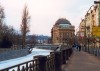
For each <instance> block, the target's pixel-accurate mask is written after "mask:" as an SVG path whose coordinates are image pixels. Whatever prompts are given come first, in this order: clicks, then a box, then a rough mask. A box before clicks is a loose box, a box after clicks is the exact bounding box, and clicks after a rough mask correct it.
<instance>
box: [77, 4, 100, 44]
mask: <svg viewBox="0 0 100 71" xmlns="http://www.w3.org/2000/svg"><path fill="white" fill-rule="evenodd" d="M99 13H100V5H99V4H94V5H92V6H91V7H90V8H89V10H88V11H87V12H86V14H85V17H84V19H82V20H81V22H80V25H79V31H78V34H79V35H78V37H80V36H83V39H84V42H85V44H86V42H87V43H88V44H90V45H91V44H95V45H97V46H100V45H99V43H98V42H96V40H98V38H96V36H94V35H93V28H94V27H99V26H100V15H99ZM81 34H82V35H81ZM80 39H81V38H80ZM94 39H95V41H94ZM90 41H91V43H90ZM81 43H82V42H81Z"/></svg>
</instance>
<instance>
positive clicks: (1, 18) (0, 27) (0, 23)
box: [0, 5, 5, 39]
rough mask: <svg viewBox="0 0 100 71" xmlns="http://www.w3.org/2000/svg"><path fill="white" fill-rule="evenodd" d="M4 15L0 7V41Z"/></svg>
mask: <svg viewBox="0 0 100 71" xmlns="http://www.w3.org/2000/svg"><path fill="white" fill-rule="evenodd" d="M4 19H5V13H4V8H3V7H2V6H1V5H0V39H1V38H2V25H3V24H4Z"/></svg>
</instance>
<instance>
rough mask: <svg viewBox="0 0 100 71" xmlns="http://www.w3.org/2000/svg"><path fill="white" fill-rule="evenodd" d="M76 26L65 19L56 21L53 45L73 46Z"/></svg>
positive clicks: (52, 31)
mask: <svg viewBox="0 0 100 71" xmlns="http://www.w3.org/2000/svg"><path fill="white" fill-rule="evenodd" d="M74 28H75V27H74V26H72V25H71V23H70V22H69V21H68V20H67V19H65V18H60V19H58V20H57V21H56V23H55V25H53V28H52V30H51V37H52V43H53V44H69V43H70V44H71V43H73V39H74V35H75V34H74V32H75V30H74Z"/></svg>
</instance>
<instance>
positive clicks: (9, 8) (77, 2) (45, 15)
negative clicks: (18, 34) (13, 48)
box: [0, 0, 94, 36]
mask: <svg viewBox="0 0 100 71" xmlns="http://www.w3.org/2000/svg"><path fill="white" fill-rule="evenodd" d="M0 4H1V5H2V6H3V7H4V12H5V16H6V18H5V23H6V24H7V25H11V26H13V27H14V28H15V29H16V30H19V31H20V24H21V20H22V12H23V8H24V6H25V4H26V5H27V6H28V10H29V14H30V16H31V19H30V23H29V24H30V32H29V34H37V35H47V36H50V35H51V29H52V27H53V25H54V24H55V22H56V21H57V20H58V19H59V18H66V19H68V20H69V21H70V22H71V24H72V25H74V26H75V29H77V28H78V26H79V24H80V22H81V19H82V18H84V15H85V14H86V12H87V11H88V9H89V8H90V6H92V5H93V4H94V0H0Z"/></svg>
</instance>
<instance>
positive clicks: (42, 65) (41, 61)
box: [34, 55, 47, 71]
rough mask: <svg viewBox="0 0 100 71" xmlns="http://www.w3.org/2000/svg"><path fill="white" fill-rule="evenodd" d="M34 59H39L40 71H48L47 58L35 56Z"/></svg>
mask: <svg viewBox="0 0 100 71" xmlns="http://www.w3.org/2000/svg"><path fill="white" fill-rule="evenodd" d="M34 58H37V59H38V61H39V71H47V70H46V61H47V56H42V55H38V56H34Z"/></svg>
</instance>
